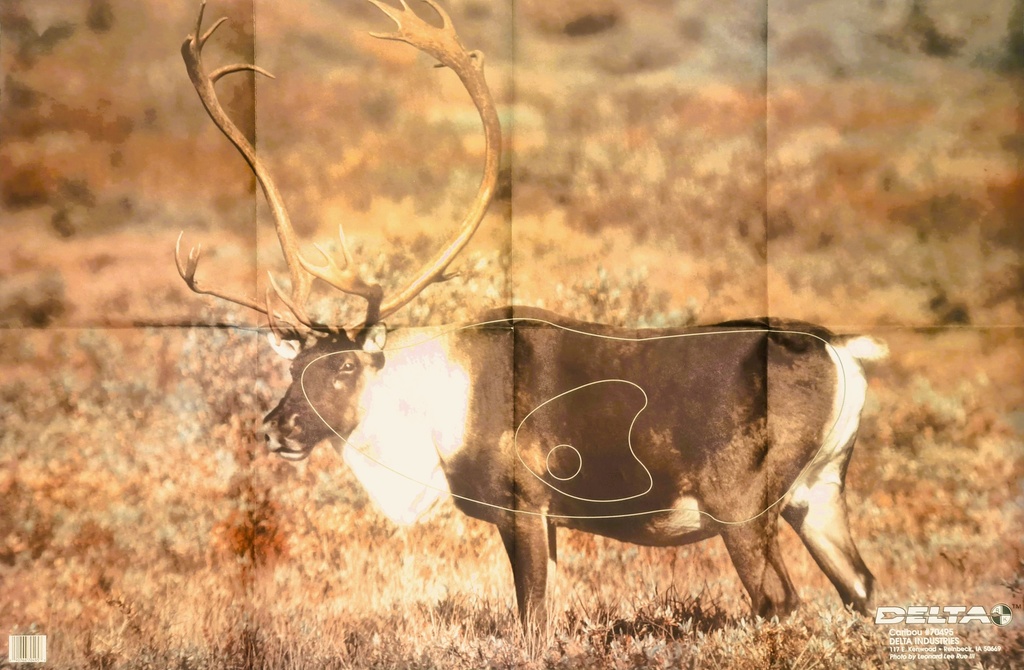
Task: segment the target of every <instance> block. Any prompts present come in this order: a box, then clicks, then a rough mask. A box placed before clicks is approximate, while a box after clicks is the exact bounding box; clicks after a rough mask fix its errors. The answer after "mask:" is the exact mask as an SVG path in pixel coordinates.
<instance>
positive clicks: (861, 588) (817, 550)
mask: <svg viewBox="0 0 1024 670" xmlns="http://www.w3.org/2000/svg"><path fill="white" fill-rule="evenodd" d="M782 516H783V517H784V518H785V519H786V521H788V522H789V525H791V526H792V527H793V530H795V531H796V532H797V535H799V536H800V539H801V540H803V542H804V545H805V546H806V547H807V550H808V551H809V552H810V553H811V556H812V557H813V558H814V561H815V563H817V564H818V567H819V568H821V571H822V572H824V573H825V574H826V575H827V576H828V578H829V580H830V581H831V582H832V585H833V586H835V587H836V590H837V591H839V596H840V597H841V598H842V599H843V602H844V603H845V604H846V605H848V606H850V607H852V608H853V609H854V610H856V611H857V612H860V613H861V614H865V615H867V614H869V612H870V610H872V609H874V605H873V599H872V590H873V586H874V581H875V578H874V576H873V575H872V574H871V571H869V570H868V568H867V566H866V565H864V561H863V559H861V557H860V553H858V551H857V547H856V545H854V543H853V536H852V535H851V534H850V522H849V518H848V515H847V511H846V497H845V495H844V492H843V489H842V485H841V484H840V483H837V482H833V481H822V482H818V483H815V484H814V485H812V486H811V487H810V488H809V490H808V493H807V495H806V496H805V497H804V498H803V504H801V505H790V506H788V507H786V508H785V509H784V510H783V512H782Z"/></svg>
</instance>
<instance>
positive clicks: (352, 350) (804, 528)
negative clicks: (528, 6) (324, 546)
mask: <svg viewBox="0 0 1024 670" xmlns="http://www.w3.org/2000/svg"><path fill="white" fill-rule="evenodd" d="M368 1H369V2H371V3H372V4H374V5H375V6H376V7H377V8H379V9H380V10H381V11H382V12H383V13H384V14H386V15H387V16H388V17H390V19H391V20H392V21H393V22H394V24H395V25H396V26H397V29H396V30H395V31H393V32H386V33H379V32H377V33H371V34H372V35H374V36H375V37H378V38H381V39H385V40H398V41H402V42H406V43H408V44H410V45H412V46H413V47H416V48H417V49H419V50H421V51H423V52H425V53H427V54H429V55H431V56H432V57H434V58H436V59H437V61H438V62H439V63H440V64H441V65H442V66H446V67H448V68H450V69H451V70H452V71H453V72H454V73H455V74H456V75H457V76H458V77H459V79H460V80H461V82H462V84H463V85H464V87H465V89H466V91H467V92H468V93H469V97H470V98H471V100H472V102H473V103H474V105H475V107H476V109H477V110H478V112H479V115H480V119H481V121H482V124H483V134H484V140H485V150H484V161H483V163H484V164H483V177H482V179H481V182H480V185H479V188H478V191H477V194H476V197H475V199H474V201H473V203H472V205H471V206H470V207H469V211H468V212H467V213H466V214H465V217H464V219H463V220H462V222H461V223H460V224H459V225H458V226H457V228H455V232H454V233H453V234H452V236H451V238H450V239H448V240H447V241H446V242H445V243H444V245H443V246H441V247H440V249H439V250H438V251H437V252H436V253H435V254H434V255H433V256H432V257H431V258H429V259H428V260H427V261H426V262H425V263H424V264H423V266H422V267H421V268H419V269H418V270H416V271H415V272H414V273H413V275H412V277H411V278H410V279H408V280H407V281H406V282H405V283H404V285H402V286H401V287H400V288H398V289H394V290H392V291H390V292H388V293H385V291H384V288H383V287H382V286H381V285H380V284H379V283H376V282H373V281H369V280H367V279H366V278H364V277H363V276H361V275H360V274H359V272H358V270H357V265H356V263H355V261H354V260H353V258H352V254H351V253H350V251H349V249H348V246H347V244H346V241H345V237H344V232H343V231H340V229H339V233H340V236H341V246H340V249H341V256H342V259H341V261H340V262H339V261H336V260H334V259H332V257H331V255H330V254H329V253H328V251H327V249H325V248H324V247H321V246H316V248H317V250H318V251H319V253H320V255H321V256H322V257H323V260H322V261H321V262H319V263H314V262H311V261H310V260H308V259H307V257H306V255H305V254H304V253H303V251H302V250H301V249H300V246H301V245H300V242H299V240H298V238H297V236H296V234H295V231H294V229H293V227H292V224H291V222H290V219H289V216H288V212H287V209H286V208H285V206H284V203H283V199H282V196H281V193H280V191H279V190H278V188H277V186H275V184H274V181H273V179H272V176H271V174H270V171H269V169H268V168H267V166H266V165H265V164H264V163H263V161H262V160H261V159H260V157H259V156H257V153H256V151H255V148H254V147H253V146H252V144H251V143H250V142H249V141H248V140H247V139H246V138H245V136H244V134H243V133H242V132H241V131H240V130H239V129H238V128H237V126H236V125H235V124H234V123H233V122H232V120H231V119H230V118H229V116H228V114H227V113H225V111H224V109H223V108H222V106H221V104H220V102H219V101H218V98H217V93H216V90H215V87H214V84H215V83H216V82H217V81H218V80H219V79H220V78H221V77H223V76H225V75H227V74H231V73H234V72H241V71H253V72H255V73H258V74H262V75H268V76H269V73H268V72H266V71H265V70H263V69H261V68H259V67H257V66H255V65H253V64H244V63H243V64H234V65H227V66H224V67H220V68H218V69H216V70H214V71H212V72H209V71H208V70H207V69H206V67H205V65H204V63H203V59H202V49H203V46H204V44H205V43H206V42H207V40H209V39H210V37H211V35H212V34H213V33H214V31H215V30H216V29H217V28H218V27H219V26H220V25H221V24H222V23H223V21H224V20H225V19H221V20H220V21H218V22H217V23H215V24H214V25H213V26H212V27H211V28H209V29H208V30H207V31H206V32H205V33H204V32H202V21H203V9H204V8H205V3H203V8H201V9H200V12H199V17H198V19H197V21H196V26H195V32H194V33H192V34H190V35H189V36H188V37H187V38H186V39H185V41H184V43H183V45H182V55H183V57H184V60H185V64H186V68H187V71H188V74H189V77H190V79H191V81H192V83H193V85H194V87H195V89H196V91H197V92H198V94H199V98H200V100H201V101H202V103H203V105H204V107H205V108H206V111H207V113H208V114H209V116H210V117H211V118H212V119H213V122H214V123H215V124H216V126H217V127H218V128H219V129H220V130H221V131H222V132H223V134H224V135H225V136H226V137H227V138H228V140H229V141H230V142H231V143H232V144H233V145H234V146H235V147H236V149H237V150H238V151H239V152H240V153H241V154H242V156H243V158H244V159H245V160H246V162H247V163H248V164H249V167H250V168H251V170H252V172H253V173H254V175H255V177H256V180H257V182H258V183H259V185H260V187H261V189H262V192H263V194H264V196H265V198H266V200H267V202H268V204H269V206H270V212H271V214H272V217H273V221H274V224H275V227H276V231H277V235H278V239H279V241H280V245H281V250H282V252H283V255H284V260H285V262H286V265H287V268H288V273H289V279H290V285H289V289H288V290H285V289H284V288H283V287H282V286H281V284H279V283H278V282H277V281H276V280H275V279H274V277H273V276H272V275H271V277H270V282H269V286H268V289H267V291H266V294H265V296H264V299H263V300H262V301H261V300H257V299H252V298H248V297H245V296H238V295H232V294H230V293H228V292H225V291H222V290H218V289H211V288H208V287H206V286H205V285H203V284H200V283H199V282H198V280H197V279H196V269H197V265H198V262H199V247H198V246H197V247H193V248H192V250H191V251H190V252H189V254H188V256H187V257H182V255H181V249H180V245H181V239H182V237H181V236H180V235H179V237H178V244H177V245H176V247H175V261H176V264H177V268H178V272H179V273H180V275H181V277H182V279H184V281H185V283H186V284H187V285H188V287H189V288H190V289H191V290H192V291H195V292H196V293H202V294H209V295H212V296H215V297H218V298H221V299H224V300H227V301H230V302H233V303H237V304H239V305H243V306H245V307H247V308H251V309H253V310H255V311H257V312H259V313H261V314H263V315H265V316H266V317H267V320H268V322H269V333H268V337H269V339H270V341H271V344H272V345H273V346H274V349H275V350H276V351H277V352H278V353H280V354H282V355H283V356H285V357H286V358H290V359H291V361H292V362H291V375H292V384H291V386H290V388H289V389H288V390H287V391H286V393H285V395H284V397H283V398H282V399H281V401H280V402H279V404H278V405H277V406H276V407H275V408H274V409H273V410H272V411H271V412H270V413H269V414H267V416H266V418H265V421H264V424H263V427H262V430H263V432H264V433H265V436H266V443H267V446H268V448H269V449H270V451H272V452H274V453H276V454H278V455H279V456H281V457H283V458H285V459H289V460H298V459H302V458H305V457H306V456H308V455H309V453H310V452H311V450H312V449H313V448H314V447H315V446H317V445H318V444H320V443H322V442H331V443H333V444H334V445H335V448H337V449H339V451H340V452H341V454H342V456H343V458H344V460H345V462H346V463H347V464H348V466H349V467H351V469H352V471H353V473H354V474H355V476H356V478H357V479H358V481H359V482H360V483H361V484H362V485H363V486H364V487H365V489H366V491H367V493H368V495H369V496H370V498H371V499H372V500H373V501H375V502H376V503H377V505H378V506H379V507H380V509H381V511H382V512H383V513H384V514H386V515H387V516H388V517H389V518H390V519H392V520H393V521H395V522H396V523H400V524H409V523H414V522H416V521H417V520H419V519H421V518H422V517H423V516H424V515H425V514H426V513H427V512H428V511H429V510H430V509H431V508H432V507H433V506H434V504H435V503H436V502H437V501H438V500H440V499H442V498H445V497H450V498H451V499H452V500H453V501H454V504H455V506H456V507H457V508H458V509H459V510H461V511H462V512H464V513H465V514H468V515H470V516H472V517H475V518H478V519H482V520H484V521H487V522H489V523H491V524H494V525H495V526H497V529H498V532H499V534H500V536H501V539H502V540H503V543H504V546H505V549H506V550H507V553H508V557H509V560H510V562H511V564H512V571H513V577H514V582H515V592H516V600H517V604H518V609H519V616H520V620H521V622H522V625H523V627H524V629H526V630H527V631H530V630H539V629H540V628H542V627H543V626H544V625H545V623H546V617H547V605H546V600H545V593H546V591H547V589H548V584H549V581H550V580H549V576H550V575H551V574H552V573H551V570H552V569H553V564H554V562H555V560H556V558H557V551H556V529H557V528H559V527H563V528H573V529H577V530H580V531H584V532H587V533H593V534H598V535H602V536H606V537H610V538H615V539H617V540H622V541H625V542H631V543H637V544H643V545H653V546H666V547H667V546H677V545H683V544H688V543H692V542H697V541H700V540H704V539H707V538H710V537H714V536H721V537H722V539H723V541H724V544H725V547H726V549H727V551H728V554H729V556H730V558H731V560H732V562H733V565H734V566H735V569H736V571H737V573H738V575H739V578H740V580H741V582H742V584H743V586H744V588H745V589H746V592H747V593H748V595H749V597H750V605H751V609H752V611H753V612H754V613H755V614H757V615H761V616H766V617H767V616H772V615H782V614H785V613H787V612H789V611H791V610H792V609H793V608H794V607H795V606H796V605H797V602H798V597H797V594H796V589H795V588H794V586H793V583H792V582H791V581H790V578H789V576H788V574H787V571H786V567H785V565H784V563H783V559H782V556H781V555H780V550H779V543H778V528H779V518H780V517H781V518H782V519H785V520H786V522H788V523H789V524H790V525H791V526H792V527H793V529H794V530H795V531H796V533H797V535H798V536H799V537H800V538H801V539H802V541H803V543H804V544H805V546H806V547H807V549H808V550H809V552H810V554H811V556H812V557H813V558H814V560H815V562H816V563H817V565H818V566H819V567H820V569H821V570H822V571H823V572H824V574H825V575H826V576H827V577H828V578H829V580H830V581H831V582H832V584H833V585H834V586H835V588H836V590H837V591H838V592H839V595H840V597H841V598H842V601H843V602H844V603H845V604H846V605H847V606H849V607H851V608H853V609H854V610H856V611H858V612H861V613H864V614H867V613H868V612H869V610H871V609H872V607H873V605H872V591H873V587H874V578H873V577H872V574H871V572H870V571H869V570H868V568H867V567H866V566H865V564H864V561H863V560H862V559H861V557H860V555H859V553H858V551H857V548H856V547H855V545H854V542H853V538H852V536H851V533H850V526H849V521H848V512H847V505H846V500H845V478H846V471H847V466H848V465H849V462H850V458H851V455H852V451H853V445H854V441H855V439H856V436H857V431H858V427H859V422H860V416H861V410H862V407H863V405H864V401H865V393H866V389H867V384H866V381H865V375H864V370H863V366H862V362H863V361H868V360H874V359H878V358H882V357H884V355H885V354H886V349H885V345H884V343H882V342H880V341H877V340H875V339H873V338H871V337H867V336H856V335H837V334H833V333H831V332H829V331H828V330H826V329H825V328H823V327H820V326H816V325H812V324H809V323H803V322H799V321H788V320H780V319H776V318H754V319H745V320H737V321H730V322H726V323H720V324H716V325H712V326H704V327H694V328H667V329H639V330H637V329H627V328H620V327H611V326H607V325H600V324H595V323H585V322H582V321H577V320H574V319H570V318H566V317H563V316H559V315H557V314H553V313H550V312H546V311H543V310H540V309H534V308H527V307H522V306H505V307H496V308H495V309H493V310H492V311H489V312H487V313H484V314H481V315H480V316H479V318H478V319H476V320H474V321H472V322H470V323H465V324H459V325H453V326H449V327H437V328H398V329H395V330H392V331H390V332H389V331H388V329H387V327H386V326H385V322H384V319H386V318H387V317H388V316H390V315H392V314H394V313H395V312H397V311H398V310H399V309H401V308H402V307H404V306H405V305H407V304H408V303H409V302H410V301H412V300H413V299H414V298H415V297H416V296H417V295H419V294H420V293H422V292H423V291H424V290H425V289H427V287H429V286H431V285H432V284H435V283H438V282H441V281H444V280H446V279H447V278H448V274H447V271H448V268H449V266H450V264H451V263H452V261H453V259H454V258H455V257H456V256H457V255H458V254H459V252H460V251H461V250H462V249H463V248H464V247H465V246H466V243H467V242H468V241H469V239H470V238H471V237H472V236H473V234H474V232H475V231H476V230H477V228H478V227H479V225H480V223H481V221H482V219H483V218H484V214H485V213H486V211H487V208H488V205H489V202H490V201H491V199H492V196H493V195H494V192H495V185H496V182H497V178H498V166H499V157H500V151H501V127H500V124H499V121H498V115H497V111H496V108H495V103H494V101H493V100H492V97H491V94H490V92H489V90H488V87H487V84H486V82H485V79H484V57H483V55H482V54H481V53H480V52H478V51H470V50H467V49H466V48H465V47H463V45H462V44H461V42H460V39H459V37H458V35H457V33H456V31H455V29H454V27H453V25H452V21H451V18H450V17H449V16H448V14H447V13H446V12H445V11H444V10H443V9H442V8H441V7H440V6H439V5H438V4H437V3H436V2H435V1H434V0H424V2H425V3H426V4H427V5H429V6H430V7H431V8H432V9H433V11H434V12H436V14H437V17H439V22H440V26H435V25H434V24H433V23H431V22H428V21H426V20H424V19H423V18H421V17H420V16H419V15H417V14H416V13H415V12H414V11H413V10H411V9H410V7H409V6H408V4H407V3H406V2H405V0H400V6H397V5H389V4H385V3H384V2H382V1H380V0H368ZM435 23H436V21H435ZM315 280H321V281H323V282H325V283H326V284H328V285H329V286H331V287H333V288H335V289H337V290H339V291H340V292H342V293H344V294H348V295H351V296H355V297H357V298H359V299H360V300H362V301H365V303H366V310H365V315H363V316H362V317H361V320H360V321H359V322H358V323H355V324H350V325H346V326H345V327H339V326H334V325H329V324H325V323H321V322H319V321H317V320H314V319H313V318H312V317H311V316H310V315H309V313H308V312H307V308H306V303H307V301H308V299H309V296H310V290H311V287H312V285H313V282H314V281H315ZM275 298H276V300H275ZM277 303H280V304H282V305H284V307H285V308H286V310H287V316H282V314H281V313H279V312H278V310H279V309H280V307H279V306H275V305H277Z"/></svg>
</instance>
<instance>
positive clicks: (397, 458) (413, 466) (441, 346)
mask: <svg viewBox="0 0 1024 670" xmlns="http://www.w3.org/2000/svg"><path fill="white" fill-rule="evenodd" d="M430 335H431V334H430V333H425V332H424V331H423V330H414V331H412V332H411V333H409V334H408V335H406V333H405V332H401V331H400V332H398V333H393V334H392V336H391V337H390V338H389V339H388V342H387V350H386V351H385V356H386V361H385V363H384V367H383V368H381V370H380V371H379V372H378V373H377V374H376V375H374V376H372V377H371V378H369V379H367V381H366V388H365V390H364V391H363V395H362V398H360V401H359V405H360V416H361V417H362V419H361V420H360V422H359V426H358V427H357V428H356V429H355V431H353V432H352V435H350V436H349V439H348V443H347V444H346V445H345V448H344V450H343V456H344V458H345V462H346V463H347V464H348V465H349V467H351V468H352V472H353V474H355V476H356V478H357V479H359V482H360V483H361V484H362V485H363V487H364V488H365V489H366V492H367V494H369V496H370V498H371V499H372V500H373V501H374V503H376V504H377V506H378V507H379V508H380V510H381V511H382V512H383V513H384V514H385V515H386V516H387V517H388V518H389V519H391V520H392V521H394V522H395V523H396V524H401V525H409V524H413V523H416V522H417V521H419V520H420V519H421V518H422V517H423V516H424V515H425V514H426V513H427V512H428V511H429V510H430V508H431V507H432V506H433V505H434V503H436V502H437V501H438V500H439V499H440V498H442V497H443V496H444V495H446V494H447V493H448V491H449V489H448V482H447V480H446V479H445V476H444V471H443V470H442V468H441V459H442V458H447V457H449V456H451V455H452V454H454V453H455V452H457V451H458V450H459V449H460V448H462V445H463V443H464V441H465V433H466V420H467V415H468V410H469V394H470V388H471V385H470V378H469V373H468V372H467V371H466V370H465V369H464V368H462V367H461V366H459V365H456V364H454V363H453V362H452V360H451V358H450V357H449V355H448V352H447V348H446V346H445V344H446V342H445V340H444V338H438V339H429V340H428V339H427V338H428V337H430ZM403 340H405V341H404V342H403ZM410 341H411V342H410ZM415 342H423V343H422V344H414V343H415Z"/></svg>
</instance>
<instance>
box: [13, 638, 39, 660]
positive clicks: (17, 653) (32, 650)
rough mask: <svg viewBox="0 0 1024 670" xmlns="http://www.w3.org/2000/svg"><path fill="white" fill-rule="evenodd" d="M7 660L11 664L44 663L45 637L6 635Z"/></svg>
mask: <svg viewBox="0 0 1024 670" xmlns="http://www.w3.org/2000/svg"><path fill="white" fill-rule="evenodd" d="M7 660H8V661H10V662H11V663H45V662H46V636H45V635H8V636H7Z"/></svg>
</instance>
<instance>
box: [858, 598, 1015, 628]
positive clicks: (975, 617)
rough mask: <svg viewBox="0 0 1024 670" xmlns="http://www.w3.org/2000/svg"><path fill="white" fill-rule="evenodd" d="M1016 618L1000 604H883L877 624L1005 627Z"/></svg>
mask: <svg viewBox="0 0 1024 670" xmlns="http://www.w3.org/2000/svg"><path fill="white" fill-rule="evenodd" d="M1012 619H1013V613H1012V611H1011V610H1010V606H1009V605H1005V604H1003V603H999V604H998V605H996V606H994V607H993V608H992V609H990V610H986V609H985V608H984V607H983V606H981V605H973V606H970V607H968V606H967V605H945V606H939V605H909V606H907V607H894V606H887V605H883V606H881V607H879V608H878V609H876V610H875V623H876V624H879V625H887V626H891V625H893V624H901V623H905V624H933V625H936V624H965V623H981V624H994V625H996V626H1006V625H1008V624H1009V623H1010V621H1011V620H1012Z"/></svg>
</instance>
